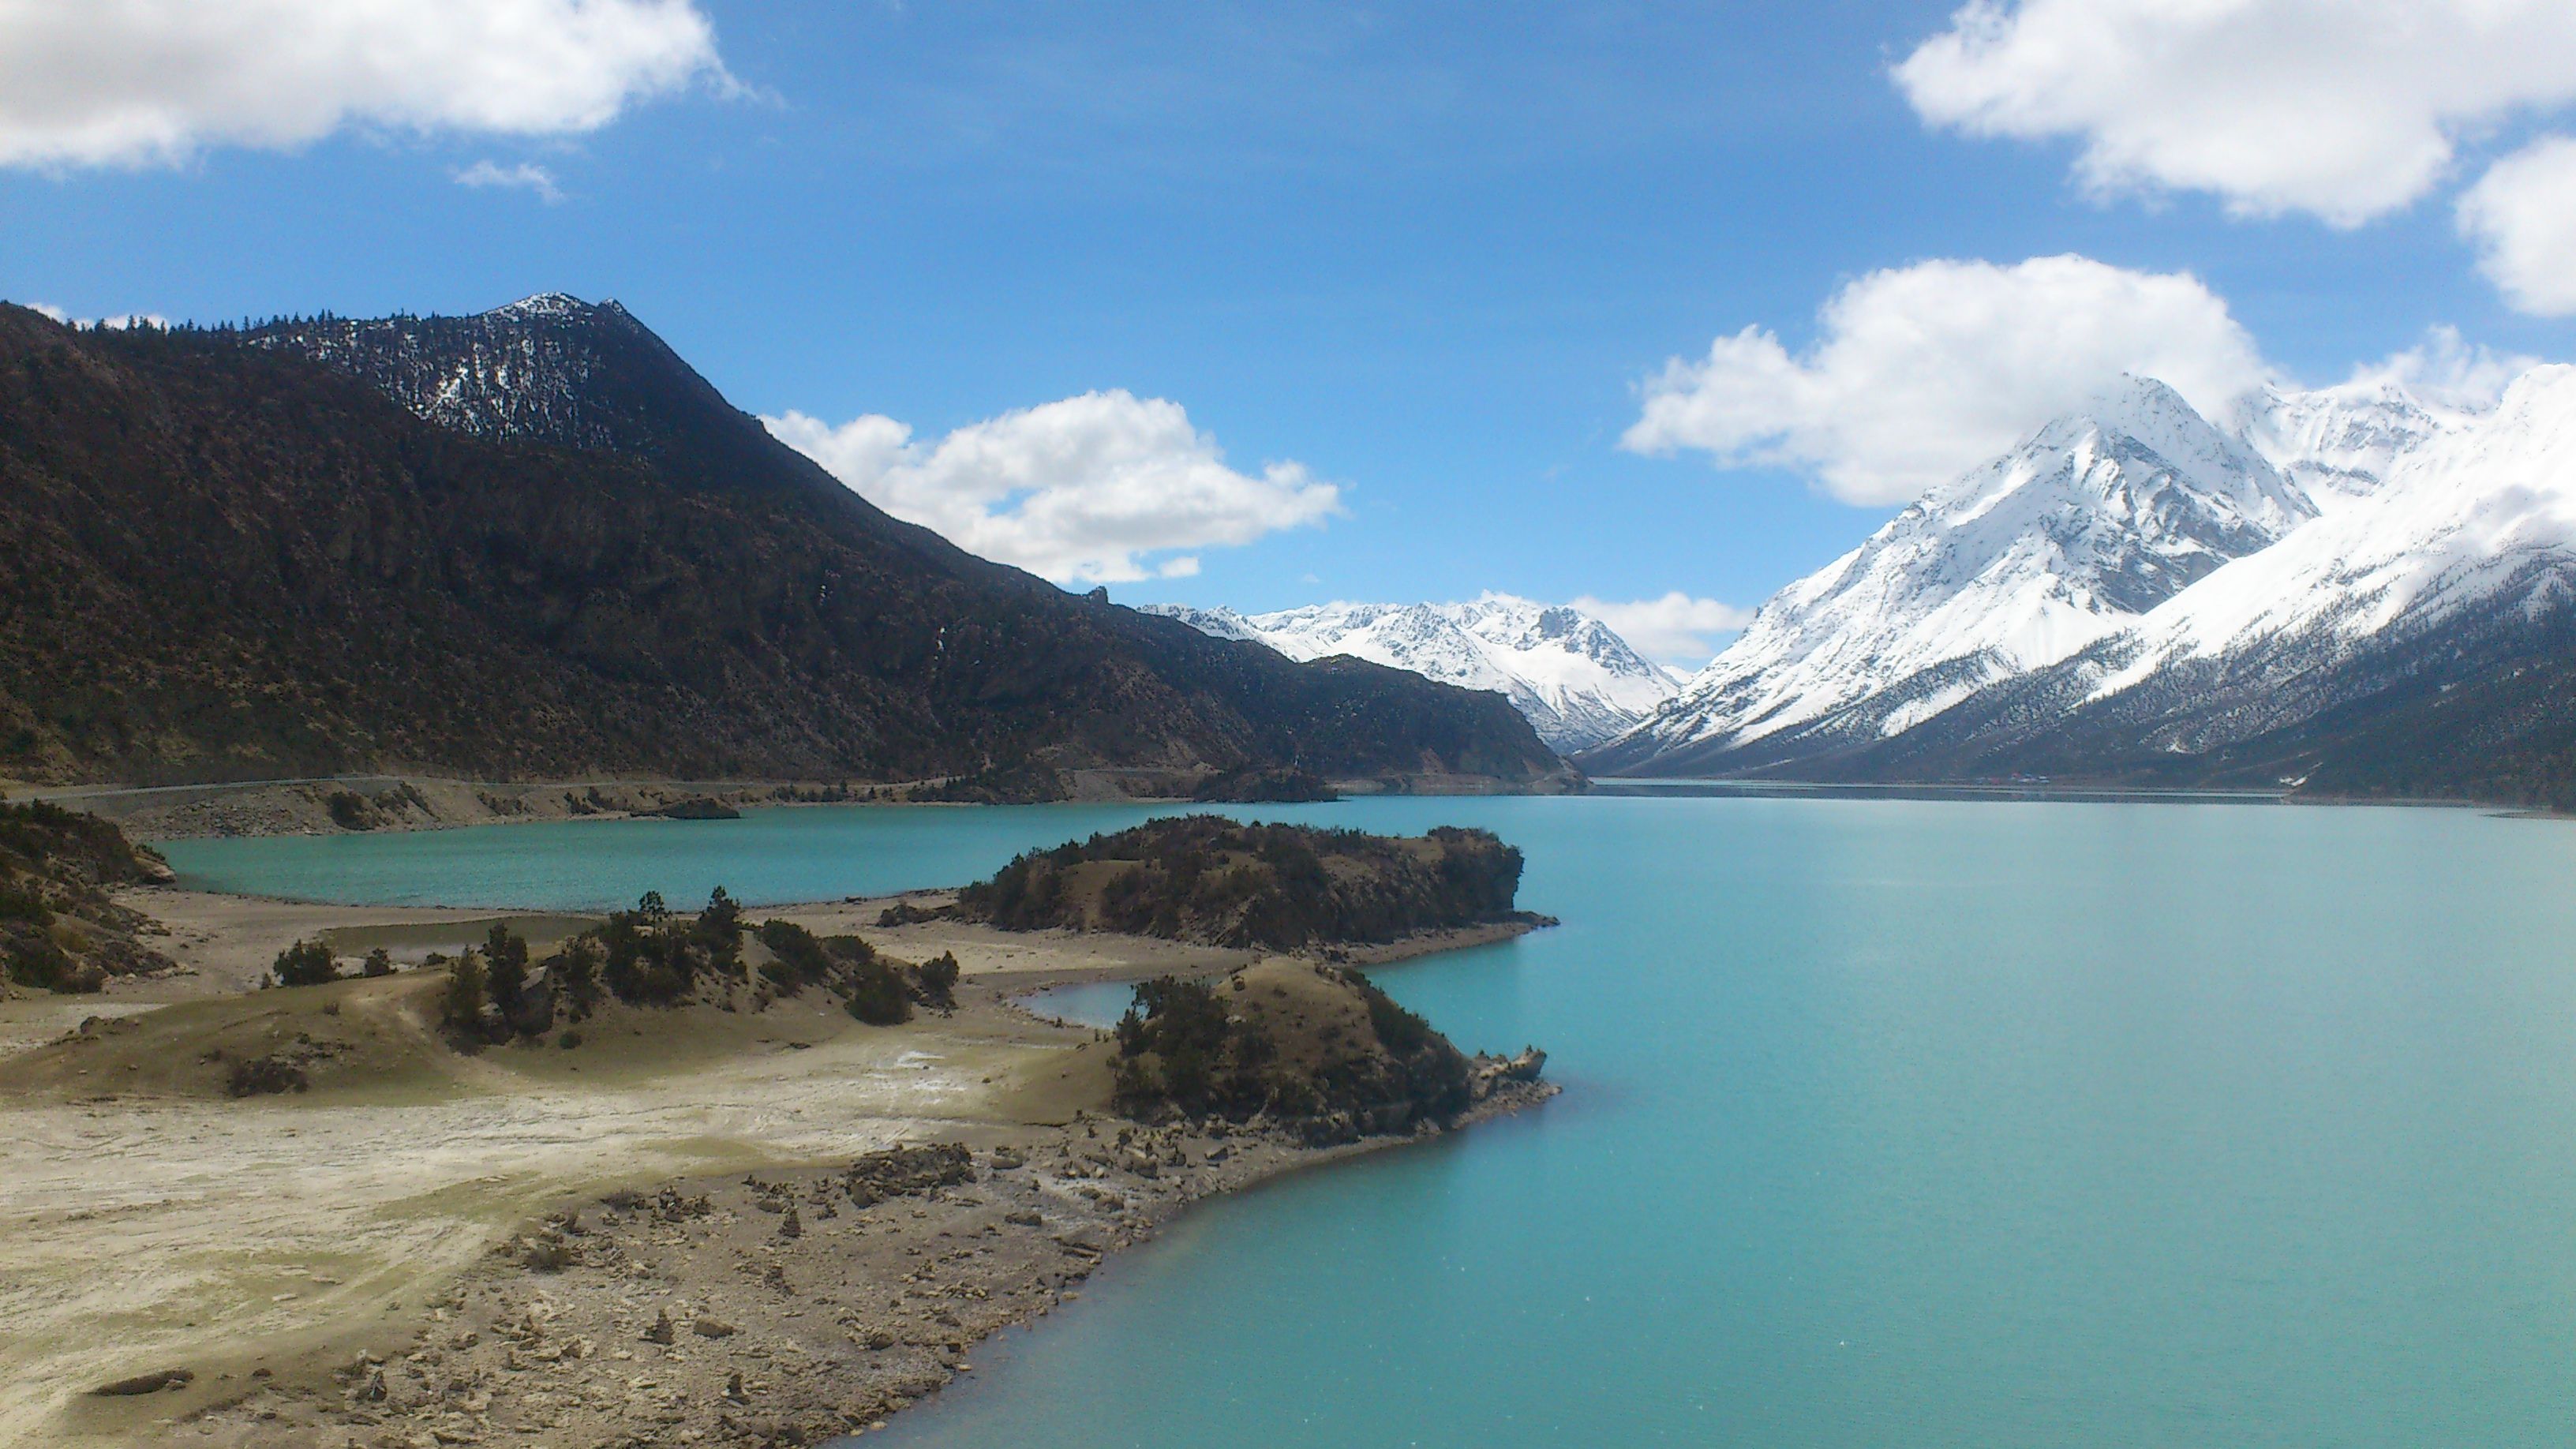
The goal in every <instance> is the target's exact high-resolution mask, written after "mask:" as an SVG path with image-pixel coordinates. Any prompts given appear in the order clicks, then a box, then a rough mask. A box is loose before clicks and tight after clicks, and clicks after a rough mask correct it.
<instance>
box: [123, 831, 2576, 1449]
mask: <svg viewBox="0 0 2576 1449" xmlns="http://www.w3.org/2000/svg"><path fill="white" fill-rule="evenodd" d="M1145 813H1147V812H1144V811H1141V810H1133V809H1091V808H1080V807H1039V808H1031V809H1004V810H981V811H969V810H939V809H920V810H890V809H876V810H795V811H775V812H766V813H755V814H753V815H751V816H749V817H748V818H746V819H744V820H742V821H736V822H714V823H659V822H657V823H649V824H614V825H611V824H571V825H561V826H516V827H503V828H497V829H488V830H477V831H460V832H451V833H442V834H424V835H403V836H386V837H345V838H330V839H312V840H307V839H286V840H260V841H212V842H199V843H194V844H187V845H181V846H176V847H173V848H172V850H171V852H170V853H171V855H172V857H173V860H174V863H175V864H177V865H178V866H179V868H180V869H181V871H182V872H183V874H185V875H187V876H189V877H191V878H193V879H195V880H197V881H199V882H202V883H207V884H214V885H220V886H223V887H225V888H229V889H237V890H259V891H268V892H274V893H280V894H291V895H298V896H307V897H316V898H323V899H332V900H365V901H442V902H457V903H470V904H488V905H515V906H550V907H596V906H601V905H606V904H610V903H614V902H619V901H624V900H627V899H631V898H632V897H633V896H634V895H635V894H636V893H638V892H640V891H641V890H643V889H646V888H648V887H658V888H660V889H662V890H663V891H664V892H665V893H666V894H668V895H669V896H670V897H671V898H672V899H673V901H674V902H675V903H678V902H680V901H683V900H693V899H695V898H696V897H698V896H701V895H703V893H704V891H705V889H706V888H707V887H709V886H712V885H714V884H716V883H717V882H719V881H721V882H722V883H724V884H725V885H727V886H728V887H729V888H731V889H732V890H734V891H735V893H737V894H738V895H741V896H743V897H745V898H747V899H750V900H754V901H764V900H767V901H775V900H781V899H788V898H797V897H813V896H822V895H839V894H859V893H864V892H874V891H884V890H890V889H895V888H899V887H904V886H913V885H932V884H941V883H950V882H954V881H957V880H961V879H964V878H967V877H970V876H972V875H976V874H980V873H982V872H985V871H989V870H990V869H992V868H993V867H994V866H995V865H998V864H999V863H1000V862H1001V861H1002V860H1003V859H1006V858H1007V857H1008V856H1009V855H1010V854H1012V853H1013V852H1015V851H1016V850H1018V849H1022V848H1026V847H1028V846H1032V845H1044V844H1053V843H1055V842H1057V841H1059V840H1062V839H1064V838H1067V837H1068V836H1073V835H1079V834H1085V833H1088V832H1090V831H1092V830H1098V829H1109V828H1115V827H1117V826H1120V825H1123V824H1126V823H1129V822H1131V821H1133V820H1135V819H1137V818H1141V816H1143V815H1144V814H1145ZM1245 813H1252V814H1259V815H1262V816H1264V817H1266V818H1309V819H1315V820H1322V821H1330V822H1332V823H1336V824H1350V825H1356V826H1361V827H1364V828H1370V829H1383V830H1398V829H1400V830H1412V829H1418V828H1420V827H1422V826H1425V825H1430V824H1437V823H1446V822H1456V823H1463V824H1483V825H1489V826H1491V827H1492V828H1494V829H1496V830H1498V831H1500V832H1501V833H1502V834H1503V835H1504V836H1505V837H1506V838H1508V839H1510V840H1512V841H1513V842H1515V843H1516V844H1519V845H1520V846H1521V847H1522V848H1523V849H1524V850H1525V851H1526V852H1527V853H1528V856H1529V872H1528V875H1527V877H1526V880H1525V883H1524V887H1523V892H1522V898H1523V901H1524V903H1525V904H1527V905H1529V906H1531V907H1532V908H1535V909H1539V910H1544V911H1548V912H1551V913H1554V914H1556V915H1559V916H1562V917H1563V918H1564V919H1565V922H1566V924H1565V925H1564V926H1563V927H1561V928H1559V929H1557V930H1552V931H1545V932H1541V933H1539V934H1537V935H1534V936H1531V937H1528V938H1525V939H1523V940H1521V941H1518V942H1514V943H1511V944H1508V945H1504V946H1499V947H1492V948H1486V949H1481V950H1477V951H1472V952H1463V953H1459V954H1456V955H1452V956H1446V957H1441V958H1437V959H1435V960H1431V961H1426V962H1420V963H1416V964H1412V965H1408V966H1404V967H1401V968H1395V969H1390V970H1388V971H1386V972H1384V973H1382V974H1381V976H1380V980H1381V981H1382V982H1383V983H1384V984H1385V985H1386V986H1387V987H1388V988H1389V989H1390V990H1392V991H1393V992H1394V993H1395V994H1396V995H1397V996H1399V997H1401V998H1402V999H1403V1000H1405V1001H1406V1002H1407V1003H1408V1004H1410V1005H1412V1006H1414V1007H1416V1008H1418V1009H1420V1010H1422V1011H1424V1012H1425V1013H1427V1014H1428V1015H1429V1016H1430V1017H1431V1018H1432V1019H1433V1020H1434V1021H1436V1022H1437V1023H1439V1024H1440V1025H1441V1026H1442V1027H1444V1028H1446V1029H1447V1030H1448V1031H1449V1032H1450V1033H1451V1034H1452V1035H1454V1036H1455V1037H1457V1038H1458V1039H1459V1040H1460V1042H1461V1043H1462V1044H1464V1045H1469V1046H1487V1047H1517V1046H1519V1045H1521V1044H1522V1043H1523V1042H1525V1041H1534V1042H1538V1043H1540V1044H1542V1045H1544V1046H1546V1047H1547V1048H1548V1049H1549V1050H1550V1051H1551V1053H1553V1055H1552V1058H1551V1061H1550V1072H1551V1074H1552V1075H1554V1076H1556V1077H1557V1078H1558V1079H1559V1080H1560V1081H1562V1082H1564V1083H1565V1084H1566V1087H1567V1092H1566V1095H1565V1096H1564V1097H1562V1098H1560V1099H1559V1100H1557V1101H1556V1102H1554V1103H1551V1104H1550V1105H1549V1106H1547V1107H1546V1108H1544V1109H1542V1110H1541V1111H1539V1112H1537V1113H1535V1114H1532V1115H1530V1116H1527V1117H1524V1118H1521V1119H1517V1120H1514V1121H1510V1122H1505V1123H1499V1124H1494V1125H1491V1126H1487V1127H1484V1128H1479V1129H1478V1130H1476V1131H1474V1132H1472V1133H1468V1134H1464V1135H1462V1136H1461V1137H1459V1138H1457V1139H1453V1140H1450V1141H1446V1142H1442V1143H1439V1144H1435V1145H1433V1146H1430V1147H1427V1148H1421V1149H1415V1150H1410V1151H1404V1152H1396V1153H1389V1154H1383V1155H1380V1156H1378V1157H1376V1158H1373V1159H1370V1160H1367V1161H1364V1162H1360V1163H1357V1164H1353V1165H1349V1166H1345V1167H1339V1168H1335V1169H1333V1170H1330V1171H1325V1172H1317V1173H1312V1174H1307V1175H1303V1176H1300V1177H1296V1178H1293V1179H1290V1180H1288V1181H1286V1182H1283V1183H1279V1184H1275V1185H1273V1186H1271V1187H1269V1188H1266V1189H1263V1190H1260V1191H1257V1192H1254V1193H1251V1194H1248V1195H1245V1196H1243V1197H1240V1198H1236V1199H1233V1200H1230V1201H1225V1202H1221V1203H1217V1204H1214V1205H1212V1206H1210V1207H1208V1208H1206V1209H1204V1210H1202V1211H1199V1212H1197V1213H1194V1214H1192V1215H1191V1216H1190V1217H1188V1218H1187V1219H1185V1220H1184V1221H1183V1222H1182V1223H1181V1224H1179V1225H1178V1227H1177V1228H1176V1229H1175V1230H1174V1231H1173V1232H1172V1233H1170V1234H1169V1235H1167V1236H1166V1237H1165V1238H1164V1239H1163V1240H1162V1241H1160V1242H1159V1243H1157V1244H1155V1245H1154V1246H1153V1247H1151V1248H1149V1249H1146V1250H1143V1251H1141V1252H1138V1253H1133V1254H1130V1255H1127V1256H1126V1257H1124V1258H1122V1259H1120V1260H1117V1261H1115V1262H1113V1264H1112V1266H1111V1267H1110V1268H1108V1269H1107V1270H1105V1271H1104V1272H1103V1273H1102V1274H1101V1275H1100V1276H1099V1277H1098V1278H1097V1279H1095V1281H1094V1284H1093V1287H1092V1290H1091V1291H1090V1292H1088V1293H1087V1294H1086V1295H1085V1296H1084V1298H1083V1300H1082V1301H1081V1302H1080V1303H1078V1304H1075V1305H1072V1306H1070V1307H1069V1308H1067V1309H1065V1310H1061V1311H1059V1312H1058V1313H1057V1314H1056V1315H1055V1316H1054V1317H1052V1318H1050V1319H1048V1320H1047V1321H1046V1325H1045V1327H1044V1329H1043V1330H1042V1331H1040V1332H1036V1333H1028V1334H1017V1333H1015V1334H1010V1335H1006V1336H1005V1337H1004V1339H1003V1340H1001V1341H999V1344H998V1351H997V1346H996V1345H987V1347H986V1348H985V1349H984V1350H982V1351H980V1352H979V1354H978V1362H979V1364H981V1365H982V1367H981V1369H979V1372H978V1373H977V1374H976V1375H974V1376H973V1378H974V1381H973V1382H971V1383H969V1384H966V1385H962V1386H961V1387H960V1388H958V1389H957V1390H954V1391H952V1392H950V1393H949V1394H947V1395H945V1396H943V1398H942V1399H941V1400H940V1401H938V1402H937V1403H935V1404H934V1405H932V1406H930V1407H928V1408H926V1409H923V1410H920V1411H917V1412H915V1413H914V1414H911V1415H907V1416H905V1417H904V1418H903V1419H901V1420H898V1421H897V1427H896V1428H895V1429H893V1430H892V1431H890V1432H888V1433H885V1434H882V1435H872V1436H869V1438H868V1440H867V1442H868V1443H869V1444H871V1445H889V1446H912V1449H925V1446H936V1449H964V1446H996V1449H998V1446H1021V1445H1038V1444H1045V1445H1066V1446H1077V1449H1092V1446H1103V1449H1105V1446H1158V1449H1159V1446H1183V1445H1189V1446H1203V1445H1247V1446H1249V1445H1288V1446H1328V1445H1329V1446H1352V1445H1441V1446H1448V1445H1459V1446H1465V1445H1480V1446H1540V1445H1547V1446H1557V1445H1591V1444H1605V1445H1624V1444H1662V1443H1671V1444H1741V1445H1747V1446H1766V1449H1778V1446H1808V1445H1815V1446H1855V1445H1892V1446H1894V1445H1901V1446H1936V1445H1937V1446H1948V1445H1956V1446H1978V1449H1987V1446H2022V1445H2027V1446H2113V1445H2118V1446H2129V1445H2136V1446H2181V1445H2211V1446H2257V1445H2299V1446H2326V1445H2335V1446H2360V1445H2372V1446H2377V1445H2387V1446H2399V1445H2404V1446H2468V1445H2499V1446H2502V1445H2513V1446H2524V1445H2536V1444H2553V1443H2565V1442H2569V1440H2570V1437H2571V1434H2576V891H2571V890H2570V889H2569V883H2570V882H2571V880H2576V828H2571V827H2569V826H2567V825H2564V824H2559V823H2554V822H2540V821H2521V820H2503V819H2494V818H2488V817H2483V816H2479V815H2474V814H2469V813H2465V812H2454V811H2403V810H2327V809H2297V808H2279V807H2260V806H2229V805H2201V806H2195V805H2076V804H1981V803H1927V802H1903V801H1843V800H1773V799H1652V798H1645V799H1638V798H1630V799H1606V798H1589V799H1549V800H1517V799H1515V800H1433V801H1417V800H1379V801H1357V802H1351V803H1347V804H1342V805H1333V806H1315V807H1293V808H1264V809H1261V810H1258V811H1250V812H1245Z"/></svg>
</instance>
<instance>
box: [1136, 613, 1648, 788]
mask: <svg viewBox="0 0 2576 1449" xmlns="http://www.w3.org/2000/svg"><path fill="white" fill-rule="evenodd" d="M1145 608H1146V610H1147V611H1148V612H1152V613H1158V614H1163V615H1165V616H1167V617H1170V618H1175V619H1179V620H1181V621H1183V622H1185V623H1187V624H1189V625H1190V626H1191V627H1193V628H1196V629H1198V630H1199V631H1200V632H1201V633H1204V634H1209V635H1212V636H1214V637H1216V638H1220V639H1240V640H1246V641H1249V642H1252V643H1258V644H1265V645H1268V646H1269V647H1270V648H1272V649H1275V650H1277V651H1279V652H1280V653H1282V654H1285V655H1287V656H1288V657H1289V658H1291V659H1325V658H1330V657H1333V656H1336V655H1345V656H1349V657H1352V658H1358V659H1366V660H1369V661H1371V662H1372V663H1377V664H1384V665H1388V666H1390V667H1393V668H1397V669H1404V670H1410V671H1412V672H1413V673H1416V674H1420V675H1422V676H1424V677H1426V678H1429V679H1436V680H1439V681H1440V682H1442V683H1444V684H1455V685H1458V686H1460V687H1461V688H1465V689H1478V690H1490V691H1493V692H1496V693H1499V694H1502V695H1503V696H1504V697H1506V698H1508V699H1509V700H1510V701H1511V702H1512V706H1513V708H1515V709H1517V710H1519V711H1520V712H1521V714H1522V715H1524V716H1525V717H1527V718H1528V720H1529V721H1530V724H1531V725H1532V726H1533V727H1534V728H1536V729H1537V731H1538V735H1539V738H1540V739H1542V740H1545V741H1546V742H1547V743H1548V744H1549V745H1551V746H1553V747H1554V748H1556V749H1558V750H1560V751H1563V752H1565V753H1568V754H1571V753H1573V752H1574V751H1576V750H1580V749H1585V748H1588V747H1590V746H1592V745H1597V744H1600V743H1601V742H1602V741H1604V740H1608V739H1611V738H1613V737H1614V736H1616V735H1618V734H1620V733H1621V732H1623V731H1625V730H1627V729H1629V728H1631V727H1632V726H1634V725H1635V724H1636V723H1637V722H1638V721H1639V720H1641V719H1643V718H1644V717H1645V716H1646V715H1647V714H1648V713H1649V712H1651V711H1652V710H1653V709H1654V708H1655V707H1656V706H1657V705H1659V704H1661V703H1662V702H1663V701H1665V700H1667V699H1669V698H1671V697H1672V695H1673V694H1674V692H1675V691H1676V690H1677V689H1678V688H1679V685H1680V682H1679V681H1678V680H1677V679H1675V678H1674V676H1673V675H1672V674H1671V672H1670V671H1668V670H1666V669H1665V668H1663V666H1661V665H1659V664H1656V663H1654V662H1652V661H1650V660H1648V659H1646V658H1645V657H1644V656H1642V655H1640V654H1639V653H1638V652H1637V651H1636V650H1635V649H1634V648H1633V647H1631V646H1630V645H1629V643H1628V641H1626V640H1624V639H1622V638H1620V637H1619V635H1618V634H1617V633H1616V632H1615V631H1613V630H1612V629H1611V628H1610V626H1609V625H1607V624H1604V623H1603V622H1601V621H1600V620H1599V619H1596V618H1593V617H1592V616H1591V615H1589V614H1586V613H1584V612H1583V611H1581V610H1579V609H1575V608H1571V607H1569V606H1566V605H1563V604H1542V603H1537V602H1534V601H1532V600H1529V599H1523V598H1517V597H1514V596H1512V595H1509V594H1498V593H1492V592H1488V593H1485V594H1483V595H1480V596H1479V597H1477V598H1475V599H1472V600H1469V601H1467V602H1465V603H1453V604H1354V603H1344V602H1336V603H1329V604H1312V605H1307V606H1304V607H1301V608H1295V609H1281V610H1277V611H1275V612H1271V613H1265V614H1254V615H1249V616H1247V615H1244V614H1240V613H1237V612H1235V611H1234V610H1232V609H1199V608H1191V607H1188V606H1185V605H1177V604H1149V605H1146V606H1145Z"/></svg>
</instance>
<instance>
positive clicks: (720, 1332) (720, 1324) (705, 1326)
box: [689, 1318, 742, 1338]
mask: <svg viewBox="0 0 2576 1449" xmlns="http://www.w3.org/2000/svg"><path fill="white" fill-rule="evenodd" d="M689 1332H691V1333H694V1334H696V1335H697V1336H698V1337H700V1338H731V1337H733V1336H734V1335H735V1334H737V1333H740V1332H742V1330H741V1329H739V1328H736V1327H734V1326H733V1325H732V1324H730V1323H727V1322H725V1321H724V1320H723V1319H721V1318H698V1319H693V1320H691V1322H690V1324H689Z"/></svg>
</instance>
